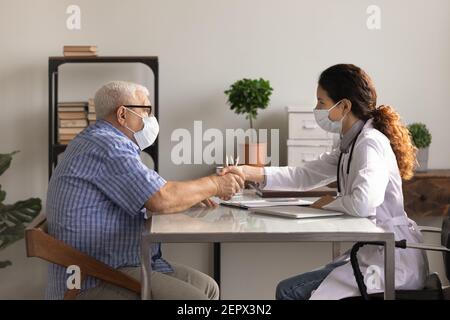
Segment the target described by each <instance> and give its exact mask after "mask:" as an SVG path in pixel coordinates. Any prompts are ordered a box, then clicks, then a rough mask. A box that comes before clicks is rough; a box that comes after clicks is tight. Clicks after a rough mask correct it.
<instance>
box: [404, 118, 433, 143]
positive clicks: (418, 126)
mask: <svg viewBox="0 0 450 320" xmlns="http://www.w3.org/2000/svg"><path fill="white" fill-rule="evenodd" d="M408 130H409V133H410V134H411V139H412V142H413V144H414V145H415V146H416V147H417V148H419V149H422V148H426V147H428V146H429V145H430V144H431V134H430V131H429V130H428V128H427V126H426V125H425V124H423V123H420V122H418V123H413V124H411V125H409V126H408Z"/></svg>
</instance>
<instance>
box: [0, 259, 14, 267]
mask: <svg viewBox="0 0 450 320" xmlns="http://www.w3.org/2000/svg"><path fill="white" fill-rule="evenodd" d="M10 265H12V263H11V261H9V260H6V261H0V269H2V268H6V267H7V266H10Z"/></svg>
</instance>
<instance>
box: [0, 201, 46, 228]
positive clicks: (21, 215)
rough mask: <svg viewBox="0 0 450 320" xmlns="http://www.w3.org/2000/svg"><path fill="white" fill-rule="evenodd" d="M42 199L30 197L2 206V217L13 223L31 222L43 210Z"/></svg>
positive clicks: (0, 212)
mask: <svg viewBox="0 0 450 320" xmlns="http://www.w3.org/2000/svg"><path fill="white" fill-rule="evenodd" d="M41 208H42V205H41V199H38V198H30V199H28V200H24V201H17V202H16V203H14V204H12V205H11V204H10V205H4V206H3V207H1V208H0V217H2V218H3V219H4V220H6V221H7V222H10V223H12V224H15V225H16V224H22V223H29V222H31V221H32V220H33V219H34V218H35V217H36V216H37V215H38V214H39V212H40V211H41Z"/></svg>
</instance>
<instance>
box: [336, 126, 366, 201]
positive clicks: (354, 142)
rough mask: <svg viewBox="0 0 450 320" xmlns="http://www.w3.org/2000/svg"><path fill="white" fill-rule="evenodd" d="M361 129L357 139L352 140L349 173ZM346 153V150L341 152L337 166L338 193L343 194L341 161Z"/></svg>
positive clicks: (348, 165)
mask: <svg viewBox="0 0 450 320" xmlns="http://www.w3.org/2000/svg"><path fill="white" fill-rule="evenodd" d="M361 131H362V129H361V130H359V132H358V134H357V135H356V137H355V139H354V140H353V142H352V147H351V150H350V156H349V158H348V162H347V175H348V174H349V173H350V163H351V162H352V157H353V150H354V149H355V144H356V140H358V137H359V135H360V134H361ZM343 154H344V152H341V154H340V155H339V161H338V166H337V174H336V176H337V188H338V195H341V174H340V173H341V162H342V155H343Z"/></svg>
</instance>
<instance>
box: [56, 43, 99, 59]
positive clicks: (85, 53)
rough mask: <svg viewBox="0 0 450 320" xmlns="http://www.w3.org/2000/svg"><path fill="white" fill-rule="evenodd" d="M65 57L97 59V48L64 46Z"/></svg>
mask: <svg viewBox="0 0 450 320" xmlns="http://www.w3.org/2000/svg"><path fill="white" fill-rule="evenodd" d="M63 51H64V56H65V57H96V56H97V46H64V49H63Z"/></svg>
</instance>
